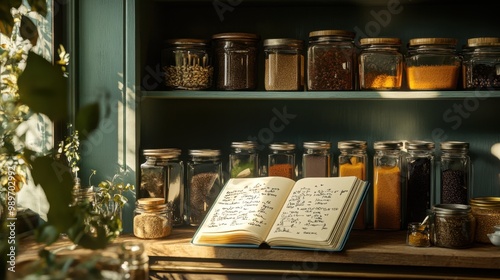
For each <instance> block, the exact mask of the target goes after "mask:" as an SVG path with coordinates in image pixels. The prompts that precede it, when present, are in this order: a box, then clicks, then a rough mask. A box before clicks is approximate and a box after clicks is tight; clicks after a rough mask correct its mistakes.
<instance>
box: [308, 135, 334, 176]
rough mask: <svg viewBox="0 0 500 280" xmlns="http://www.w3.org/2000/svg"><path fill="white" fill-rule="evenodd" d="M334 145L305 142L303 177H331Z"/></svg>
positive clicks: (325, 142) (324, 142)
mask: <svg viewBox="0 0 500 280" xmlns="http://www.w3.org/2000/svg"><path fill="white" fill-rule="evenodd" d="M331 147H332V144H331V143H330V142H328V141H309V142H304V153H303V155H302V177H304V178H306V177H330V176H331V172H332V168H331V164H332V154H331Z"/></svg>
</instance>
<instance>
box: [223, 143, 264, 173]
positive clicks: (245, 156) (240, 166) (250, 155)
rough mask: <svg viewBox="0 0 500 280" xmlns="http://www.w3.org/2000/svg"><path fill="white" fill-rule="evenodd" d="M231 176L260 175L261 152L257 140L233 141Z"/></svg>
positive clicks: (230, 157) (230, 164)
mask: <svg viewBox="0 0 500 280" xmlns="http://www.w3.org/2000/svg"><path fill="white" fill-rule="evenodd" d="M229 176H230V177H231V178H251V177H258V176H259V154H258V152H257V142H254V141H243V142H232V143H231V153H230V154H229Z"/></svg>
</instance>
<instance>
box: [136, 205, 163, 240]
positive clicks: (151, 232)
mask: <svg viewBox="0 0 500 280" xmlns="http://www.w3.org/2000/svg"><path fill="white" fill-rule="evenodd" d="M133 228H134V235H135V236H136V237H137V238H142V239H158V238H163V237H167V236H169V235H170V233H171V232H172V211H171V209H169V208H168V206H167V203H165V200H164V199H163V198H159V197H149V198H139V199H138V200H137V201H136V205H135V210H134V220H133Z"/></svg>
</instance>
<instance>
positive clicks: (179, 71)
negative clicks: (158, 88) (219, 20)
mask: <svg viewBox="0 0 500 280" xmlns="http://www.w3.org/2000/svg"><path fill="white" fill-rule="evenodd" d="M165 44H166V46H165V49H164V50H163V54H162V60H163V63H162V64H163V70H164V71H165V85H166V86H167V88H169V89H186V90H204V89H209V88H210V87H212V80H213V74H214V69H213V66H212V56H211V53H210V51H209V46H208V41H206V40H201V39H172V40H167V41H166V42H165Z"/></svg>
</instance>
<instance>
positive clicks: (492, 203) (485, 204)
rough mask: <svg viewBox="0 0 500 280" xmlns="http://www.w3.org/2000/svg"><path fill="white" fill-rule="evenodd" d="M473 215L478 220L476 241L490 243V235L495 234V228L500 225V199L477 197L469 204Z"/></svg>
mask: <svg viewBox="0 0 500 280" xmlns="http://www.w3.org/2000/svg"><path fill="white" fill-rule="evenodd" d="M469 204H470V206H471V209H472V215H474V217H475V218H476V232H475V237H474V240H475V241H476V242H479V243H488V244H489V243H490V239H489V238H488V235H487V234H488V233H494V232H495V226H497V225H500V197H494V196H486V197H475V198H472V199H471V200H470V202H469Z"/></svg>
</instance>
